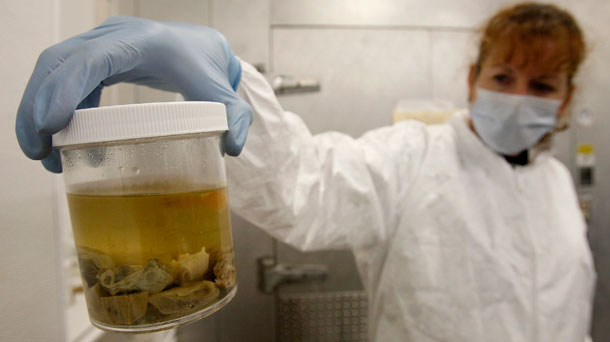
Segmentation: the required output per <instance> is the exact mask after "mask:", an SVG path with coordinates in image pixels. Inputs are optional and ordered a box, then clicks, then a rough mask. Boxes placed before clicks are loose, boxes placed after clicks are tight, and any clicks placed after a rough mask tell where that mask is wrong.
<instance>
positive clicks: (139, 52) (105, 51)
mask: <svg viewBox="0 0 610 342" xmlns="http://www.w3.org/2000/svg"><path fill="white" fill-rule="evenodd" d="M240 78H241V65H240V63H239V61H238V60H237V59H236V58H235V56H234V55H233V53H232V52H231V50H230V48H229V45H228V43H227V41H226V40H225V38H224V37H223V36H222V35H221V34H220V33H219V32H218V31H216V30H213V29H211V28H208V27H203V26H196V25H191V24H186V23H173V22H172V23H161V22H155V21H152V20H147V19H141V18H131V17H113V18H110V19H108V20H107V21H105V22H104V23H103V24H102V25H101V26H99V27H96V28H95V29H93V30H91V31H89V32H86V33H84V34H81V35H78V36H75V37H72V38H70V39H68V40H65V41H63V42H61V43H59V44H56V45H53V46H51V47H49V48H48V49H46V50H45V51H43V53H42V54H41V55H40V57H39V58H38V62H37V64H36V67H35V68H34V72H33V73H32V76H31V78H30V81H29V83H28V85H27V87H26V89H25V93H24V94H23V98H22V100H21V104H20V105H19V110H18V112H17V123H16V131H17V138H18V140H19V145H20V146H21V149H22V150H23V152H24V153H25V154H26V155H27V156H28V157H29V158H32V159H42V163H43V164H44V166H45V168H46V169H47V170H49V171H52V172H57V173H59V172H61V160H60V158H59V152H58V151H57V150H55V149H52V147H51V135H52V134H54V133H57V132H58V131H60V130H61V129H62V128H64V127H65V126H66V125H67V124H68V122H69V121H70V119H71V118H72V114H73V113H74V110H75V109H80V108H89V107H95V106H98V105H99V100H100V95H101V92H102V88H103V87H104V86H108V85H112V84H115V83H119V82H130V83H136V84H141V85H146V86H149V87H152V88H158V89H163V90H169V91H174V92H179V93H181V94H182V95H183V96H184V98H185V99H186V100H187V101H215V102H222V103H224V104H225V105H226V106H227V119H228V123H229V131H228V132H227V134H226V135H225V136H224V140H223V147H224V150H225V152H226V153H227V154H229V155H232V156H236V155H238V154H239V153H240V152H241V150H242V148H243V145H244V143H245V141H246V136H247V134H248V128H249V126H250V124H251V122H252V109H251V108H250V106H249V105H248V104H247V103H246V102H245V101H243V100H242V99H241V98H239V96H238V95H237V94H236V93H235V89H236V88H237V86H238V84H239V81H240Z"/></svg>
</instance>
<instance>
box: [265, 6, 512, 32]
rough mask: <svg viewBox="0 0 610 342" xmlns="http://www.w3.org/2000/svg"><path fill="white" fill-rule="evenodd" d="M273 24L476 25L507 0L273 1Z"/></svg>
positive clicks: (468, 26)
mask: <svg viewBox="0 0 610 342" xmlns="http://www.w3.org/2000/svg"><path fill="white" fill-rule="evenodd" d="M272 1H273V6H272V9H273V10H272V17H271V18H272V24H293V25H294V24H295V25H299V24H307V25H316V24H324V25H392V26H394V25H410V26H430V27H466V28H472V27H478V26H479V25H480V24H481V23H482V22H483V20H485V19H486V18H487V16H488V15H489V13H492V12H494V11H495V10H497V9H498V8H500V7H502V6H504V5H506V4H508V3H511V2H514V1H510V0H491V1H490V0H460V1H451V0H426V1H422V0H308V1H302V0H272Z"/></svg>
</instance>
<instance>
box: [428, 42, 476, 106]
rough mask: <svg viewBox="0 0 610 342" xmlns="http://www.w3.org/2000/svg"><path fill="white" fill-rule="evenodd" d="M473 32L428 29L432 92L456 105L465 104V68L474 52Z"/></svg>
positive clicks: (471, 61)
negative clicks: (429, 30)
mask: <svg viewBox="0 0 610 342" xmlns="http://www.w3.org/2000/svg"><path fill="white" fill-rule="evenodd" d="M476 39H477V38H476V35H475V34H474V32H468V31H465V32H447V31H445V32H443V31H436V32H431V33H430V40H431V45H432V49H431V52H430V59H431V64H432V65H431V68H430V70H431V78H432V80H431V82H432V96H433V97H434V98H439V99H443V100H449V101H451V102H452V103H453V104H454V105H455V106H457V107H458V108H465V107H466V106H467V104H468V101H467V96H468V82H467V79H468V72H469V68H470V65H471V64H472V63H473V62H474V60H475V58H476V57H475V56H476Z"/></svg>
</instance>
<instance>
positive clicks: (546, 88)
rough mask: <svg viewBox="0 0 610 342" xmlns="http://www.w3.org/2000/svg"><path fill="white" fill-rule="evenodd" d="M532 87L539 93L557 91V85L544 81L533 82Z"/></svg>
mask: <svg viewBox="0 0 610 342" xmlns="http://www.w3.org/2000/svg"><path fill="white" fill-rule="evenodd" d="M531 87H532V89H533V90H534V91H536V92H539V93H551V92H553V91H555V87H554V86H552V85H550V84H547V83H544V82H532V84H531Z"/></svg>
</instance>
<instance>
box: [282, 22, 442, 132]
mask: <svg viewBox="0 0 610 342" xmlns="http://www.w3.org/2000/svg"><path fill="white" fill-rule="evenodd" d="M429 50H430V42H429V35H428V34H427V33H426V32H407V31H401V30H333V29H331V30H324V29H306V30H299V29H295V30H293V29H276V30H273V62H274V65H273V71H274V73H275V74H286V75H294V76H296V77H313V78H316V79H318V80H319V81H320V82H321V86H322V89H321V91H320V92H319V93H311V94H298V95H290V96H282V97H281V98H280V100H281V103H282V105H283V106H284V108H285V109H287V110H291V111H294V112H296V113H298V114H299V115H301V117H303V118H304V119H305V121H306V123H307V124H308V126H309V128H310V129H311V130H312V131H313V132H321V131H327V130H337V131H342V132H345V133H348V134H351V135H352V136H359V135H361V134H362V133H364V132H365V131H367V130H369V129H371V128H375V127H380V126H384V125H389V124H391V122H392V120H391V117H392V109H393V108H394V105H395V104H396V102H397V101H398V100H399V99H401V98H409V97H416V98H421V97H429V96H431V84H430V78H429V67H430V62H429V58H428V56H429Z"/></svg>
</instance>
